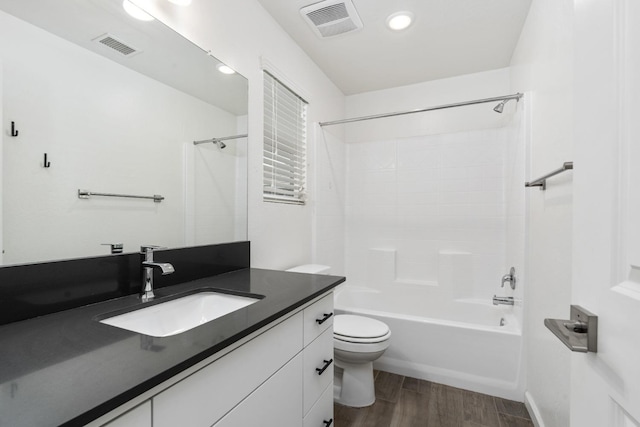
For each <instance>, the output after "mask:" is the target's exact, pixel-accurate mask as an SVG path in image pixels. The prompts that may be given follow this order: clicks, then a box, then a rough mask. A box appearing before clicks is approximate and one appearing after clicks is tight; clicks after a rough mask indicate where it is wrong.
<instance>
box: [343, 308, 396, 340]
mask: <svg viewBox="0 0 640 427" xmlns="http://www.w3.org/2000/svg"><path fill="white" fill-rule="evenodd" d="M333 334H334V335H336V336H337V338H341V337H344V338H346V339H348V338H365V339H371V338H380V337H384V336H385V335H387V334H389V327H388V326H387V325H386V324H384V323H382V322H380V321H379V320H376V319H371V318H369V317H363V316H355V315H352V314H340V315H338V316H336V317H335V318H334V320H333Z"/></svg>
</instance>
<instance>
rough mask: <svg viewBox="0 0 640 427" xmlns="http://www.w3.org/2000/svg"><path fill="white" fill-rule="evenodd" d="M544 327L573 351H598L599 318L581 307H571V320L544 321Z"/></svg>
mask: <svg viewBox="0 0 640 427" xmlns="http://www.w3.org/2000/svg"><path fill="white" fill-rule="evenodd" d="M544 325H545V326H546V327H547V328H548V329H549V330H550V331H551V332H553V334H554V335H555V336H556V337H558V338H559V339H560V341H562V343H563V344H564V345H566V346H567V347H568V348H569V350H571V351H576V352H579V353H587V352H592V353H596V352H597V351H598V316H596V315H595V314H593V313H591V312H590V311H588V310H585V309H584V308H582V307H580V306H579V305H572V306H571V311H570V313H569V320H565V319H544Z"/></svg>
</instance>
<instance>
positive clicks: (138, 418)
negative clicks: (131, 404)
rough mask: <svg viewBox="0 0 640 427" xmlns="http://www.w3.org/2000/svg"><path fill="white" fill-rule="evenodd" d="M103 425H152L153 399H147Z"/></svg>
mask: <svg viewBox="0 0 640 427" xmlns="http://www.w3.org/2000/svg"><path fill="white" fill-rule="evenodd" d="M103 427H151V401H149V400H147V401H146V402H144V403H143V404H141V405H138V406H136V407H135V408H133V409H132V410H130V411H129V412H125V413H124V414H123V415H121V416H119V417H118V418H116V419H115V420H113V421H111V422H108V423H107V424H105V425H104V426H103Z"/></svg>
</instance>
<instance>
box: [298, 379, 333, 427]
mask: <svg viewBox="0 0 640 427" xmlns="http://www.w3.org/2000/svg"><path fill="white" fill-rule="evenodd" d="M302 425H303V427H329V426H331V427H333V426H334V425H335V423H334V421H333V383H331V384H329V385H328V386H327V388H326V389H325V390H324V392H323V393H322V395H321V396H320V398H319V399H318V401H317V402H316V404H315V405H313V408H311V410H310V411H309V413H308V414H307V416H306V417H304V421H303V424H302Z"/></svg>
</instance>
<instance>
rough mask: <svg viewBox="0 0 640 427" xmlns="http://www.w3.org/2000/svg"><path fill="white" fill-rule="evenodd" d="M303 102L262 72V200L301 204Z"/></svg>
mask: <svg viewBox="0 0 640 427" xmlns="http://www.w3.org/2000/svg"><path fill="white" fill-rule="evenodd" d="M306 145H307V102H306V101H305V100H304V99H302V98H301V97H299V96H298V95H296V94H295V93H294V92H292V91H291V89H289V88H288V87H286V86H285V85H283V84H282V83H281V82H280V81H278V80H277V79H276V78H275V77H273V76H272V75H271V74H269V73H268V72H266V71H265V72H264V154H263V161H262V164H263V170H264V171H263V173H264V185H263V195H264V200H266V201H270V202H280V203H294V204H301V205H302V204H304V203H305V196H306V189H305V175H306V157H307V156H306Z"/></svg>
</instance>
